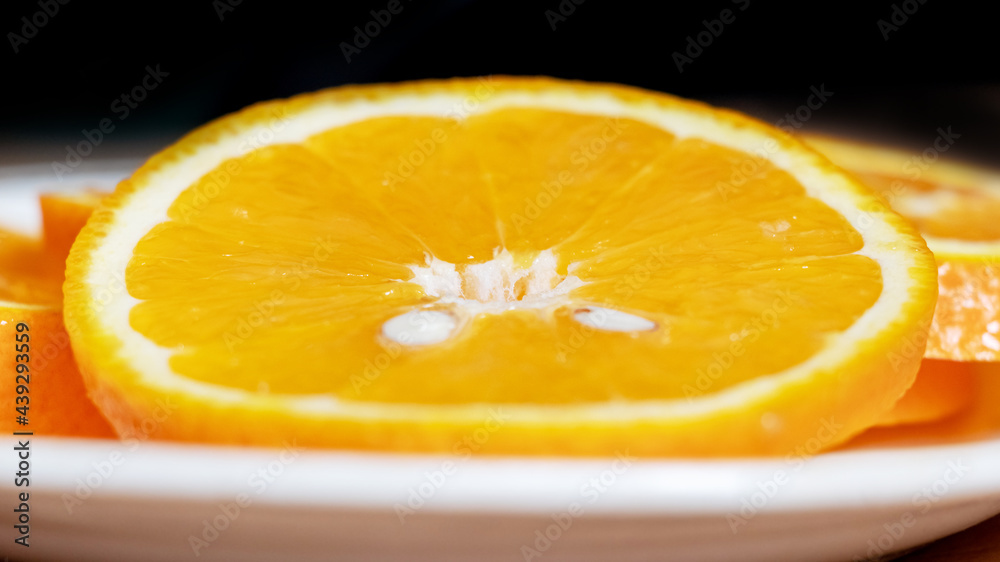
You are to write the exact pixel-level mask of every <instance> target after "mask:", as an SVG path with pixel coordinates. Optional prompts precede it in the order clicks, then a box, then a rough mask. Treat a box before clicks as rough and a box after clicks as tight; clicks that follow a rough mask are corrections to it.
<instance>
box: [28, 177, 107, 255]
mask: <svg viewBox="0 0 1000 562" xmlns="http://www.w3.org/2000/svg"><path fill="white" fill-rule="evenodd" d="M105 196H107V193H104V192H102V191H99V190H96V189H88V190H84V191H79V192H73V193H44V194H42V195H41V196H40V197H39V203H40V204H41V207H42V238H43V240H45V248H46V250H48V251H49V252H50V253H51V254H53V255H54V256H56V257H57V258H61V259H62V260H65V259H66V256H68V255H69V249H70V247H71V246H72V245H73V241H74V240H76V236H77V234H79V233H80V229H81V228H83V225H84V224H86V223H87V219H89V218H90V215H91V214H92V213H93V212H94V209H96V208H97V206H98V205H99V204H100V203H101V200H102V199H103V198H104V197H105Z"/></svg>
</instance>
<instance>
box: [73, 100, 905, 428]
mask: <svg viewBox="0 0 1000 562" xmlns="http://www.w3.org/2000/svg"><path fill="white" fill-rule="evenodd" d="M464 100H465V96H463V95H462V94H460V93H439V94H433V95H421V96H416V95H406V96H399V97H395V98H391V99H362V98H360V97H359V98H358V99H356V100H354V101H352V102H350V103H339V104H336V105H333V104H327V105H318V106H314V107H312V108H310V109H308V110H305V111H303V112H302V113H299V114H297V115H294V116H292V117H291V118H290V119H289V120H288V121H287V122H285V123H283V124H282V126H281V127H280V130H276V131H275V130H271V132H272V133H273V135H270V134H267V135H265V134H264V133H265V131H267V130H268V128H267V124H266V123H264V124H261V125H258V126H256V127H253V128H247V127H244V128H243V130H241V131H238V132H236V133H231V134H229V135H228V136H224V137H223V138H220V139H218V140H217V141H216V142H214V143H213V144H209V145H201V146H200V147H198V148H197V150H196V151H195V152H194V153H193V154H190V155H189V156H187V157H186V158H185V159H184V162H183V165H175V164H167V165H165V166H163V167H161V168H160V169H158V170H155V171H152V172H151V173H150V175H149V177H148V178H147V180H146V181H145V182H144V185H143V187H142V188H140V189H138V190H136V191H135V192H134V193H133V194H131V195H130V196H129V197H128V199H127V200H126V201H124V202H123V203H122V205H121V206H120V208H119V209H117V210H116V211H115V215H116V216H118V217H123V216H127V217H128V220H117V221H116V222H115V223H114V224H113V225H111V226H110V227H109V228H108V231H107V235H106V237H105V239H104V241H103V243H102V244H101V245H100V247H99V248H98V249H97V250H95V251H94V255H93V256H92V262H91V266H90V270H89V272H88V276H87V278H86V280H85V283H86V285H87V287H88V291H89V293H90V296H91V297H92V300H93V301H94V302H98V298H97V296H98V295H99V294H101V293H102V291H105V290H106V288H108V287H115V286H119V285H121V280H123V279H124V272H125V269H126V266H127V264H128V262H129V259H130V258H131V255H132V250H133V248H134V247H135V246H136V244H137V243H138V242H139V241H140V240H141V239H142V237H143V236H144V235H145V234H146V233H147V232H149V230H150V229H152V228H153V227H154V226H156V225H157V224H159V223H160V222H163V221H166V220H168V219H167V215H166V211H167V208H168V207H169V206H170V204H171V203H172V202H173V201H174V200H175V199H176V198H177V197H178V196H179V195H180V194H181V192H183V191H184V190H185V189H186V188H188V187H189V186H190V185H191V184H193V183H194V182H195V181H196V180H198V179H199V178H201V177H202V176H203V175H205V174H207V173H209V172H210V171H212V170H213V169H214V168H215V167H216V166H217V165H218V164H219V163H220V162H222V161H224V160H225V159H228V158H233V157H238V156H240V155H241V154H243V153H245V152H246V149H247V140H248V139H261V138H265V137H267V138H271V139H272V140H271V141H270V142H267V143H262V142H258V143H256V144H255V146H263V145H265V144H276V143H296V142H301V141H302V140H304V139H305V138H307V137H308V136H310V135H312V134H315V133H318V132H320V131H323V130H326V129H330V128H333V127H337V126H342V125H345V124H348V123H352V122H356V121H360V120H364V119H367V118H371V117H382V116H386V115H394V114H396V115H430V116H447V115H452V116H453V111H454V107H456V106H457V105H458V104H461V103H462V102H463V101H464ZM510 106H524V107H534V108H543V109H551V110H554V111H562V112H567V111H569V112H575V113H582V114H596V115H601V116H605V115H615V116H621V117H623V118H629V119H635V120H638V121H641V122H645V123H648V124H650V125H653V126H658V127H661V128H664V129H666V130H669V131H671V132H672V133H673V134H675V135H677V136H678V137H680V138H685V137H692V136H696V137H699V138H702V139H704V140H706V141H708V142H711V143H714V144H717V145H721V146H725V147H728V148H732V149H735V150H740V151H743V152H746V153H754V152H759V151H760V150H761V149H762V148H763V147H764V146H765V143H766V142H767V141H768V137H766V136H764V135H763V134H762V133H761V132H760V131H759V130H757V129H754V128H750V127H739V126H736V125H733V124H731V123H729V122H726V121H722V120H716V119H713V118H712V116H711V115H702V114H699V113H695V112H691V111H690V110H687V109H685V108H684V107H681V106H679V107H676V108H674V107H662V106H658V105H654V104H652V103H643V104H638V103H627V102H624V101H621V100H620V99H618V98H616V97H614V96H612V95H610V94H605V93H593V92H586V93H584V94H580V93H574V92H571V91H570V90H562V89H558V88H553V89H551V90H548V91H545V92H504V91H500V92H497V93H496V94H495V95H493V96H492V97H490V98H489V99H487V100H484V101H482V102H481V103H480V104H479V107H478V111H479V112H485V111H490V110H494V109H499V108H504V107H510ZM769 158H770V160H771V161H772V162H773V163H774V165H776V166H777V167H779V168H781V169H784V170H786V171H787V172H788V173H790V174H791V175H792V176H793V177H795V178H796V179H797V180H798V181H799V182H800V183H801V184H802V185H803V187H804V188H805V189H806V192H807V193H808V194H809V195H810V196H812V197H815V198H817V199H820V200H822V201H823V202H825V203H826V204H827V205H829V206H830V207H832V208H833V209H834V210H836V211H838V212H839V213H840V214H841V215H843V216H844V217H845V219H846V220H847V221H848V222H850V223H851V225H852V226H853V227H854V228H855V229H856V230H857V231H858V232H859V233H861V235H862V237H863V240H864V247H863V248H862V249H861V250H859V251H858V252H857V253H858V254H860V255H864V256H867V257H869V258H871V259H872V260H874V261H875V262H877V263H878V264H879V265H880V267H881V270H882V274H883V292H882V295H881V297H880V298H879V300H878V301H877V302H876V303H875V304H874V305H873V306H872V307H871V308H870V309H869V310H867V311H866V312H865V313H864V314H863V315H862V316H861V317H860V318H859V319H858V321H857V322H856V323H855V324H854V325H852V326H851V327H850V328H848V329H847V330H846V331H844V332H843V333H841V334H840V335H838V336H835V337H832V338H830V339H829V341H828V343H827V344H826V347H824V348H823V349H822V350H820V351H819V352H818V353H816V354H815V355H813V356H812V357H811V358H809V359H808V360H806V361H805V362H803V363H801V364H799V365H796V366H794V367H791V368H789V369H787V370H785V371H782V372H779V373H774V374H771V375H767V376H761V377H758V378H756V379H754V380H752V381H748V382H744V383H741V384H739V385H736V386H733V387H730V388H727V389H725V390H721V391H719V392H716V393H713V394H706V395H705V396H702V397H700V398H698V399H696V400H691V401H689V400H687V399H674V400H648V401H639V402H628V403H624V402H622V403H611V402H609V403H596V404H581V405H573V406H534V405H517V406H513V408H514V409H515V410H516V411H515V415H516V416H517V419H518V420H523V421H530V420H532V419H538V420H542V419H544V420H545V421H547V422H558V421H559V420H560V419H563V420H566V421H567V422H571V421H577V420H579V419H581V417H582V418H587V419H592V420H602V419H603V420H618V421H620V420H635V419H643V418H664V417H684V416H696V415H702V414H705V413H707V412H712V411H718V410H722V409H726V408H729V407H740V406H745V405H746V403H747V401H748V400H754V399H756V398H761V397H765V396H767V395H770V394H771V393H773V392H774V390H775V389H776V387H777V386H779V385H783V384H787V383H789V382H794V381H796V380H799V379H801V378H802V377H807V376H809V375H810V374H812V373H813V372H815V371H816V370H817V369H819V368H820V367H835V366H836V365H838V364H841V363H843V362H844V361H846V360H849V359H850V358H851V357H853V356H854V354H855V350H856V348H857V345H858V343H859V342H860V341H862V340H866V339H869V338H871V337H873V336H874V335H875V334H877V333H879V332H881V331H883V330H886V329H888V328H889V326H890V324H891V323H892V322H894V321H895V319H896V318H898V317H899V316H900V314H901V312H902V310H903V309H904V307H905V306H906V305H907V303H908V302H909V292H910V291H909V290H910V289H911V288H913V287H914V285H915V283H916V281H915V280H914V279H913V278H912V277H911V276H910V275H909V274H908V271H909V269H910V268H911V267H913V266H915V265H916V264H917V258H916V257H915V256H914V255H913V253H912V252H909V251H903V250H904V249H903V248H899V249H898V250H897V248H896V247H895V246H894V245H893V244H886V243H884V241H886V240H894V239H897V238H898V234H897V232H896V230H895V228H894V227H893V226H892V225H890V224H889V223H887V222H884V221H882V220H881V219H878V218H876V220H874V222H872V221H871V216H870V215H868V214H867V213H864V212H862V211H860V210H859V209H858V206H859V204H860V203H862V202H863V201H864V198H863V196H862V195H860V194H859V193H857V192H856V191H855V190H854V187H853V185H852V184H851V183H850V181H849V180H847V179H846V178H844V177H841V176H838V175H833V174H830V173H829V172H827V171H825V170H822V169H820V168H818V167H816V161H817V158H816V156H815V155H813V154H812V153H810V152H807V151H800V150H787V149H784V148H781V146H780V145H779V147H778V149H777V150H775V151H773V152H772V153H770V154H769ZM427 267H428V268H429V269H430V271H434V267H435V265H434V262H433V260H432V262H431V263H430V264H428V266H427ZM441 267H445V268H446V266H441V265H440V264H438V268H439V270H440V269H441ZM415 273H416V271H415ZM445 273H447V272H445ZM445 277H447V276H446V275H445ZM571 277H572V276H568V277H567V278H566V280H564V281H563V282H562V283H560V284H559V285H557V287H555V288H553V289H552V291H556V290H557V289H559V290H560V291H565V293H563V294H564V295H569V294H570V292H571V291H572V289H573V288H575V287H572V281H570V285H567V286H566V287H562V285H563V283H566V282H567V280H570V278H571ZM452 281H454V280H452ZM577 281H579V280H577ZM428 283H429V284H428V285H427V287H435V290H438V291H440V292H441V294H442V299H447V298H449V297H448V295H447V291H448V290H450V289H451V288H453V287H451V286H450V285H449V284H448V283H438V282H433V283H432V282H430V281H428ZM486 285H488V284H485V285H484V286H486ZM560 287H561V289H560ZM484 290H485V289H484ZM491 290H492V289H491ZM543 293H544V292H542V293H538V297H539V298H542V295H543ZM550 296H551V295H550ZM451 298H457V297H454V296H452V297H451ZM467 300H471V299H467ZM138 302H139V301H138V300H137V299H135V298H134V297H132V296H131V295H129V294H127V292H124V291H121V292H119V293H117V294H115V296H114V298H113V299H111V300H110V302H108V303H107V304H106V305H102V308H101V312H100V313H99V314H98V321H99V322H100V323H101V324H102V326H101V330H102V331H103V332H106V333H109V334H115V335H116V337H117V338H119V340H120V344H121V345H120V348H119V349H118V350H117V353H119V354H120V356H121V357H122V358H123V359H124V360H125V361H126V363H127V364H128V365H129V366H130V368H131V369H132V370H133V371H134V372H135V373H138V374H139V376H140V377H142V380H141V383H142V384H144V385H146V386H149V387H154V388H158V389H160V390H162V391H180V392H183V393H185V394H188V395H191V396H199V397H203V398H205V399H209V400H213V401H223V402H233V403H235V402H240V403H241V406H244V407H248V408H254V407H260V408H273V407H275V402H276V401H280V402H281V404H282V407H287V408H291V409H294V410H297V411H300V412H304V413H310V412H311V413H315V414H324V415H331V416H343V417H352V418H381V419H425V418H426V417H427V416H434V417H435V418H436V419H442V418H449V417H450V418H451V419H457V420H466V419H467V420H470V421H479V420H481V416H482V412H483V408H484V406H479V405H469V406H465V405H454V406H451V405H448V406H445V405H421V404H385V403H366V402H353V401H346V400H340V399H338V398H336V397H332V396H329V395H323V396H315V397H299V396H280V395H273V394H271V395H262V394H257V393H254V392H249V391H244V390H239V389H234V388H226V387H221V386H217V385H213V384H209V383H204V382H199V381H194V380H191V379H188V378H186V377H183V376H179V375H177V374H175V373H173V372H172V371H171V369H170V367H169V358H170V357H171V355H172V354H173V353H174V352H175V350H173V349H168V348H164V347H160V346H158V345H156V344H155V343H153V342H152V341H150V340H148V339H146V338H145V337H144V336H143V335H142V334H140V333H138V332H137V331H135V330H134V329H133V328H132V327H131V325H130V323H129V312H130V311H131V309H132V308H133V307H134V306H135V305H136V304H137V303H138Z"/></svg>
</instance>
